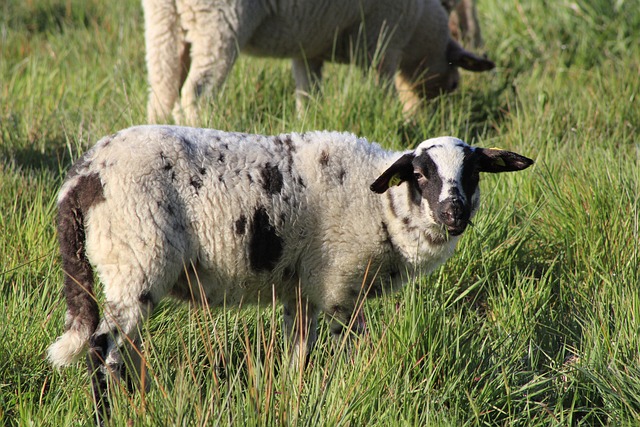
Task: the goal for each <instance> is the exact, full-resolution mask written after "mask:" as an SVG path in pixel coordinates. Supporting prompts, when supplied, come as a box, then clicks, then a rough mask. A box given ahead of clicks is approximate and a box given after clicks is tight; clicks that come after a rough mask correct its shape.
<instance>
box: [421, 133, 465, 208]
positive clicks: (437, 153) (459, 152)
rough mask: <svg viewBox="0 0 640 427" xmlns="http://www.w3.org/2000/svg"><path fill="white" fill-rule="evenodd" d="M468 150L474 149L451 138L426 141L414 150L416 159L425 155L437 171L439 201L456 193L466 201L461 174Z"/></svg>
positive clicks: (459, 140)
mask: <svg viewBox="0 0 640 427" xmlns="http://www.w3.org/2000/svg"><path fill="white" fill-rule="evenodd" d="M469 150H471V151H473V150H474V148H473V147H471V146H469V145H468V144H467V143H465V142H464V141H462V140H461V139H458V138H454V137H451V136H445V137H439V138H432V139H428V140H426V141H424V142H422V143H421V144H420V145H419V146H418V148H416V151H415V155H416V157H419V156H420V155H422V154H427V155H428V156H429V157H430V158H431V160H433V162H434V163H435V165H436V168H437V169H438V175H439V176H440V179H441V181H442V190H441V192H440V196H439V200H440V201H443V200H445V199H447V198H449V197H451V195H452V193H458V194H459V195H460V196H461V197H462V198H463V199H466V196H465V194H464V192H463V191H462V173H463V170H464V168H463V166H464V160H465V154H466V153H467V152H469Z"/></svg>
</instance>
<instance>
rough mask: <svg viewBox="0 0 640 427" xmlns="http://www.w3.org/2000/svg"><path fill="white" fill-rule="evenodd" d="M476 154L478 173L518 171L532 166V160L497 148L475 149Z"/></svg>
mask: <svg viewBox="0 0 640 427" xmlns="http://www.w3.org/2000/svg"><path fill="white" fill-rule="evenodd" d="M476 153H478V154H479V158H478V170H479V171H480V172H491V173H497V172H513V171H520V170H522V169H526V168H528V167H529V166H531V165H532V164H533V160H531V159H529V158H528V157H525V156H521V155H520V154H518V153H513V152H511V151H506V150H501V149H499V148H476Z"/></svg>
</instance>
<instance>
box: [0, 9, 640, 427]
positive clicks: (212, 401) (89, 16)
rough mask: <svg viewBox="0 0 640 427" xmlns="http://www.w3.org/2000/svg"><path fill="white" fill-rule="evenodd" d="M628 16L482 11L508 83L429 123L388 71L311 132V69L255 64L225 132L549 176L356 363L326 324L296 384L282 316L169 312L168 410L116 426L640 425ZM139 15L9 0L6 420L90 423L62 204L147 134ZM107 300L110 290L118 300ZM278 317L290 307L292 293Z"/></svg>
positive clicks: (393, 320)
mask: <svg viewBox="0 0 640 427" xmlns="http://www.w3.org/2000/svg"><path fill="white" fill-rule="evenodd" d="M636 6H637V5H636V4H635V3H634V2H632V1H628V0H626V1H625V0H618V1H605V0H578V1H559V2H553V4H551V3H549V2H538V1H532V0H527V1H524V0H518V1H515V2H500V1H497V0H482V1H480V2H479V8H480V15H481V16H480V19H481V25H482V29H483V36H484V39H485V42H486V45H485V49H486V51H487V54H488V55H489V57H490V58H492V59H493V60H495V61H496V63H497V68H496V70H494V71H491V72H489V73H483V74H478V75H473V74H470V73H463V80H462V84H461V87H460V89H459V90H458V92H456V93H454V94H451V95H449V96H446V97H442V98H439V99H437V100H435V101H433V102H431V103H429V104H428V105H426V106H425V108H424V109H423V110H422V111H420V112H419V113H418V114H417V115H416V116H414V117H413V118H412V119H410V120H407V119H406V118H405V117H404V116H403V115H402V106H401V105H400V103H399V102H398V100H397V99H396V97H395V95H394V94H393V92H391V91H387V90H384V89H383V88H380V87H379V86H377V85H376V76H375V75H374V74H373V73H370V72H363V71H361V70H359V69H357V68H355V67H353V66H340V65H328V66H327V67H326V69H325V71H324V76H325V80H324V84H323V87H322V91H321V94H319V95H317V96H314V97H312V99H310V100H309V102H308V106H307V110H306V111H305V113H304V114H303V115H301V116H298V115H297V114H296V109H295V98H294V84H293V79H292V77H291V75H290V73H291V71H290V65H289V64H288V62H287V61H282V60H275V59H256V58H247V57H242V58H241V59H240V61H239V62H238V63H237V64H236V66H235V67H234V69H233V71H232V73H231V75H230V77H229V80H228V82H227V84H226V85H225V87H224V88H223V89H222V90H221V91H220V92H219V93H217V94H215V95H213V96H212V98H211V99H210V100H209V101H210V102H209V103H208V104H207V106H206V107H205V108H204V109H203V113H202V117H201V119H202V121H201V124H202V125H203V126H209V127H214V128H219V129H224V130H235V131H242V132H258V133H265V134H273V133H280V132H290V131H305V130H311V129H333V130H342V131H350V132H354V133H356V134H358V135H361V136H365V137H367V138H368V139H370V140H372V141H377V142H379V143H381V144H382V145H383V146H385V147H389V148H393V149H404V148H407V147H413V146H415V145H417V144H418V143H419V142H420V141H422V140H423V139H426V138H428V137H432V136H438V135H446V134H448V135H456V136H459V137H462V138H463V139H465V140H467V141H469V142H471V143H474V144H478V145H481V146H485V147H492V146H498V147H503V148H507V149H511V150H515V151H518V152H520V153H522V154H524V155H527V156H529V157H532V158H534V159H535V160H536V164H535V165H534V166H533V167H532V168H530V169H528V170H527V171H524V172H520V173H517V174H501V175H498V176H485V177H484V179H483V181H482V183H481V187H482V192H483V201H482V204H481V209H480V212H479V213H478V215H477V217H476V218H474V226H473V227H472V228H470V229H469V230H468V231H467V232H466V233H465V236H464V237H463V238H462V240H461V243H460V246H459V248H458V251H457V253H456V255H455V256H454V257H453V258H452V259H451V260H450V261H449V262H448V263H447V264H446V265H445V266H444V267H442V268H441V269H439V270H438V271H436V272H435V273H434V274H432V275H431V276H429V277H423V278H420V280H418V281H417V283H414V284H411V286H409V287H408V288H407V289H405V290H404V291H402V292H400V293H399V294H397V295H390V296H386V297H385V298H382V299H380V300H375V301H369V302H368V303H367V304H366V305H365V314H366V317H367V327H368V332H367V334H365V335H364V336H362V337H360V338H359V339H357V340H356V341H355V343H354V344H355V345H354V347H355V348H354V350H353V351H350V352H344V351H343V350H341V349H340V348H336V347H335V346H334V345H333V344H332V342H331V340H330V337H329V332H328V328H327V327H326V325H325V324H324V323H323V322H320V323H321V326H320V331H319V339H318V343H317V345H316V348H315V349H314V353H313V355H312V357H311V360H310V363H309V366H308V367H307V368H306V369H305V370H304V372H302V373H301V372H298V371H295V370H293V371H292V370H290V369H289V364H290V361H289V359H288V349H287V348H286V345H285V344H284V343H283V339H282V333H283V332H282V325H281V315H282V313H281V312H282V309H281V308H280V307H273V306H271V304H268V303H267V304H265V305H264V307H262V308H257V307H248V308H244V309H242V310H237V309H232V308H229V309H215V310H205V309H196V308H194V307H189V306H185V305H181V304H177V303H175V302H170V301H167V302H165V303H163V304H161V305H160V307H159V308H158V309H157V310H156V312H155V313H154V315H153V316H152V317H151V319H150V321H149V322H148V323H147V324H146V325H145V326H144V328H143V331H142V336H143V337H144V338H145V340H144V341H145V345H144V347H145V353H144V354H145V358H146V361H147V363H148V366H149V369H148V371H147V373H146V376H147V377H146V379H147V380H148V382H149V383H150V385H151V387H150V390H149V391H148V392H145V393H139V394H130V393H128V392H127V391H125V390H123V389H120V388H117V387H116V388H115V389H114V392H113V396H112V399H113V408H114V413H113V422H112V425H127V424H128V425H136V426H138V425H139V426H155V425H287V426H288V425H301V426H305V425H309V426H316V425H330V426H334V425H335V426H338V425H380V426H386V425H396V424H400V425H436V426H437V425H442V426H448V425H541V426H548V425H577V424H588V425H600V424H608V425H633V424H634V423H635V422H637V419H638V418H639V417H640V404H639V403H638V402H640V379H639V378H640V375H639V374H640V372H639V369H638V366H640V350H639V349H640V338H639V337H640V335H639V334H638V331H639V330H640V293H639V292H638V289H639V288H638V286H639V285H640V274H639V271H640V268H639V264H640V248H639V246H640V220H639V217H640V137H639V126H640V113H639V111H640V110H639V108H638V96H639V95H638V94H639V93H640V45H639V44H638V42H637V29H638V28H640V11H639V10H638V8H637V7H636ZM146 97H147V87H146V83H145V67H144V41H143V28H142V11H141V6H140V4H139V2H135V1H133V0H127V1H123V2H115V3H113V2H112V3H109V4H107V3H105V2H99V1H86V2H85V1H78V0H69V1H66V0H65V1H61V0H30V1H26V2H21V1H17V0H9V1H6V2H4V3H2V5H0V307H2V309H1V310H0V424H2V425H9V426H13V425H15V426H18V425H52V426H54V425H55V426H59V425H90V424H91V423H92V406H91V399H90V389H89V383H88V378H87V374H86V369H85V368H84V366H82V365H81V364H79V365H78V366H75V367H71V368H68V369H64V370H61V371H56V370H54V369H52V367H51V366H50V365H49V364H48V363H47V362H46V360H45V359H44V356H45V351H46V348H47V346H48V345H49V344H50V343H51V342H52V341H53V340H54V339H55V337H56V336H58V335H59V334H60V333H61V332H62V328H63V323H64V303H63V300H62V297H61V287H62V273H61V270H60V262H59V258H58V255H57V251H58V248H57V242H56V234H55V227H54V222H55V199H56V193H57V191H58V188H59V187H60V185H61V183H62V179H63V177H64V174H65V172H66V170H67V169H68V167H69V166H70V164H71V162H72V161H73V160H74V159H76V158H78V157H79V156H80V155H81V154H82V153H83V152H84V151H85V150H86V149H87V148H88V147H90V146H91V145H92V144H94V143H95V142H96V141H97V140H98V139H99V138H100V137H101V136H103V135H106V134H109V133H112V132H114V131H116V130H118V129H120V128H123V127H127V126H130V125H134V124H140V123H144V120H145V117H146V113H145V109H146V107H145V105H146ZM98 286H99V285H98ZM268 301H270V296H269V299H268Z"/></svg>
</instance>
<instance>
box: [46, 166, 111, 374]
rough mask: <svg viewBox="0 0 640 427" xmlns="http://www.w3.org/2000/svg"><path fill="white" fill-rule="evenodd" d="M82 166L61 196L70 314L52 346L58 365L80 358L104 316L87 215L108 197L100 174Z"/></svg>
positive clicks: (60, 232)
mask: <svg viewBox="0 0 640 427" xmlns="http://www.w3.org/2000/svg"><path fill="white" fill-rule="evenodd" d="M83 166H86V164H85V165H83ZM81 168H82V166H80V167H78V168H77V169H75V170H72V171H71V173H70V174H69V175H70V176H69V178H68V179H67V181H66V183H65V185H64V186H63V187H62V191H61V192H60V196H59V198H58V220H57V226H58V239H59V241H60V252H61V254H62V268H63V270H64V275H65V279H64V295H65V298H66V300H67V316H66V322H65V333H64V334H63V335H62V336H60V337H59V338H58V339H57V340H56V341H55V342H54V343H53V344H52V345H51V346H50V347H49V352H48V353H49V360H50V361H51V363H52V364H53V365H55V366H64V365H69V364H71V363H73V362H75V361H76V360H78V358H79V357H80V356H81V355H82V354H83V353H84V351H85V350H86V348H87V345H88V343H89V339H90V338H91V335H92V334H93V333H94V332H95V330H96V328H97V327H98V321H99V317H100V311H99V308H98V303H97V301H96V298H95V296H94V293H93V269H92V268H91V265H90V263H89V260H88V259H87V255H86V252H85V243H86V236H85V216H86V213H87V211H88V209H89V208H90V207H91V206H92V205H94V204H95V203H99V202H101V201H103V200H104V193H103V189H102V184H101V182H100V177H99V175H98V174H86V175H85V174H80V173H78V172H79V171H78V169H81ZM83 172H86V169H85V171H83Z"/></svg>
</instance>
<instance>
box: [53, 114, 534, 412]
mask: <svg viewBox="0 0 640 427" xmlns="http://www.w3.org/2000/svg"><path fill="white" fill-rule="evenodd" d="M532 163H533V161H532V160H530V159H528V158H526V157H524V156H521V155H518V154H515V153H512V152H509V151H504V150H498V149H483V148H474V147H471V146H469V145H467V144H465V143H464V142H463V141H461V140H459V139H456V138H451V137H442V138H435V139H430V140H427V141H425V142H423V143H421V144H420V145H419V146H418V148H416V149H415V150H411V151H406V152H402V153H398V152H393V151H387V150H383V149H382V148H381V147H380V146H379V145H377V144H371V143H369V142H367V141H366V140H365V139H362V138H357V137H355V136H354V135H351V134H347V133H337V132H308V133H304V134H295V133H293V134H284V135H278V136H261V135H247V134H239V133H226V132H221V131H216V130H208V129H195V128H184V127H174V126H141V127H134V128H130V129H126V130H123V131H121V132H118V133H117V134H115V135H112V136H109V137H105V138H103V139H102V140H100V141H99V142H98V143H97V144H96V145H95V146H94V147H93V148H92V149H91V150H89V151H88V152H87V153H86V154H85V155H84V156H83V157H82V158H81V159H79V160H78V161H77V162H76V163H75V165H74V166H73V167H72V168H71V170H70V171H69V174H68V176H67V178H66V180H65V182H64V184H63V186H62V188H61V191H60V194H59V197H58V219H57V226H58V236H59V240H60V248H61V253H62V263H63V264H62V265H63V270H64V272H65V287H64V290H65V297H66V300H67V305H68V308H67V317H66V325H65V329H66V332H65V333H64V334H63V335H62V336H61V337H60V338H58V340H57V341H56V342H55V343H54V344H52V345H51V347H50V348H49V359H50V360H51V362H52V363H53V364H54V365H56V366H62V365H67V364H69V363H72V362H74V361H75V360H77V358H79V357H80V356H81V355H82V354H83V353H84V351H85V350H86V349H87V347H88V349H89V352H88V357H87V360H88V365H89V370H90V372H91V376H92V382H93V390H94V398H95V399H96V402H97V404H98V408H99V411H98V412H99V413H100V414H99V416H102V412H103V411H104V412H105V413H106V414H108V412H109V410H108V406H107V401H106V399H105V398H104V397H105V395H106V392H107V390H106V376H107V375H114V376H115V377H118V376H119V375H120V372H121V370H122V369H123V355H122V351H123V350H126V347H127V343H131V342H133V343H135V342H137V340H138V337H137V331H138V329H139V327H140V325H141V323H142V322H143V321H144V320H145V319H146V318H147V317H148V316H149V315H150V313H151V312H152V310H153V309H154V307H155V306H156V305H157V304H158V303H159V302H160V300H162V299H163V298H164V297H165V296H167V295H173V296H176V297H178V298H182V299H186V300H195V302H200V303H203V304H205V305H208V306H211V307H215V306H220V305H222V304H223V303H225V304H227V305H232V304H246V303H253V302H258V301H259V300H261V301H267V302H271V301H272V298H273V297H277V299H278V300H279V301H281V302H282V303H283V304H284V316H285V328H286V333H285V335H286V336H287V337H288V338H289V339H291V340H292V341H293V342H292V344H293V348H294V355H293V357H294V359H293V360H296V358H298V359H299V360H302V359H304V356H305V355H307V354H308V352H309V351H310V350H311V347H312V346H313V343H314V341H315V339H316V322H317V317H318V314H319V313H320V312H323V313H324V314H325V317H326V318H327V319H328V321H329V322H330V330H331V333H332V334H333V335H334V336H335V337H340V336H342V334H343V333H345V325H352V326H351V327H352V328H353V329H354V330H355V332H357V329H358V323H357V322H351V320H352V319H354V316H357V315H358V309H357V306H358V304H357V302H358V299H359V298H365V297H368V296H375V295H380V294H381V293H383V292H390V291H393V290H396V289H398V288H399V287H400V286H402V285H403V284H405V283H406V282H408V281H411V280H412V277H414V276H415V275H419V274H427V273H429V272H431V271H432V270H433V269H435V268H436V267H438V266H439V265H441V264H442V263H444V262H445V261H446V260H447V259H448V258H449V257H450V256H451V255H452V253H453V251H454V248H455V246H456V243H457V242H458V239H459V236H460V235H461V234H462V233H463V232H464V231H465V229H466V227H467V225H468V224H469V222H470V219H471V218H472V217H473V215H474V213H475V212H476V209H477V208H478V205H479V200H480V193H479V189H478V182H479V173H480V172H507V171H517V170H522V169H525V168H527V167H528V166H529V165H531V164H532ZM92 265H93V267H94V268H95V271H97V273H98V276H99V278H100V281H101V282H102V284H103V286H104V295H105V305H104V310H103V315H102V318H101V319H100V316H99V307H98V304H97V302H96V298H95V296H94V293H93V269H92ZM367 271H371V272H376V274H375V278H371V277H367V278H366V280H365V281H364V283H365V285H364V288H363V278H365V277H366V272H367ZM192 285H193V286H192ZM273 293H275V295H273ZM296 313H297V317H296ZM103 405H104V406H103ZM100 408H101V409H100Z"/></svg>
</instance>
